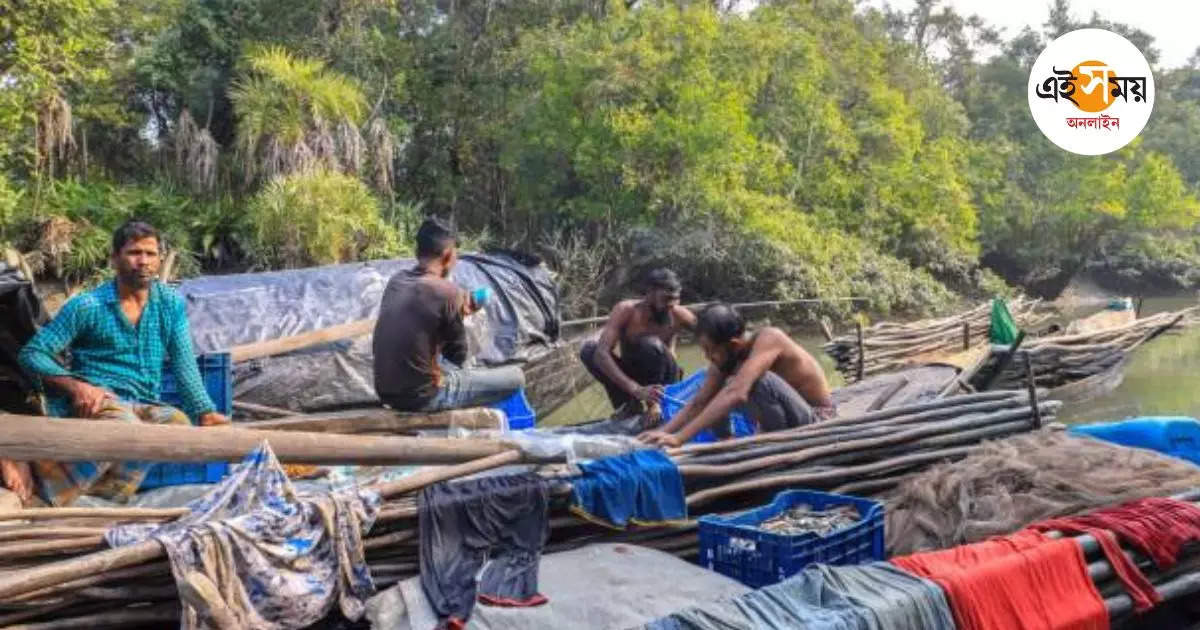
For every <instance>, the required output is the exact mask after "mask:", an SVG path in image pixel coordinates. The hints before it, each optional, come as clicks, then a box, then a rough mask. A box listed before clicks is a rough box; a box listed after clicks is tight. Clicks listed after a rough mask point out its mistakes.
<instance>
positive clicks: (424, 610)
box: [366, 544, 749, 630]
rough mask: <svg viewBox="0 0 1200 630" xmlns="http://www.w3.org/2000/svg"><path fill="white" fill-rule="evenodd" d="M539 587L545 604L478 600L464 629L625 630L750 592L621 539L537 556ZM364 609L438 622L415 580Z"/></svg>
mask: <svg viewBox="0 0 1200 630" xmlns="http://www.w3.org/2000/svg"><path fill="white" fill-rule="evenodd" d="M581 567H584V568H585V570H580V568H581ZM538 588H539V590H540V591H541V592H542V594H544V595H545V596H546V597H547V598H549V600H550V601H549V603H547V604H545V605H542V606H538V607H536V608H501V607H493V606H483V605H480V606H476V607H475V610H474V612H473V614H472V615H471V621H470V624H469V625H468V626H467V628H469V630H562V629H564V628H630V627H634V626H640V625H642V624H644V623H646V622H648V621H650V620H651V619H656V618H658V617H661V616H663V615H665V614H667V613H669V612H671V611H672V610H678V609H680V608H683V607H684V606H688V605H690V604H692V603H694V602H698V601H709V600H712V599H715V598H724V599H728V598H732V597H736V596H737V595H741V594H743V593H745V592H747V591H748V590H749V589H747V588H746V587H745V586H742V585H741V584H739V583H737V582H736V581H734V580H731V579H729V578H727V577H725V576H722V575H719V574H717V573H713V572H712V571H708V570H707V569H702V568H700V567H697V566H696V565H693V564H690V563H688V562H686V561H684V560H680V559H679V558H676V557H674V556H672V555H670V554H667V553H664V552H661V551H657V550H654V549H648V548H645V547H636V546H633V545H621V544H597V545H589V546H587V547H583V548H581V549H575V550H573V551H565V552H562V553H555V554H547V555H544V556H542V562H541V566H540V568H539V579H538ZM366 615H367V619H368V620H370V622H371V627H372V628H374V629H375V630H428V629H429V628H432V627H433V626H434V624H435V623H436V618H435V617H434V616H433V611H432V610H431V609H430V608H429V603H428V602H427V601H426V600H425V595H424V593H423V592H422V591H421V584H420V581H419V578H412V579H409V580H406V581H404V582H401V583H400V584H397V585H396V586H393V587H392V588H390V589H388V590H386V591H384V592H382V593H380V594H379V595H377V596H375V597H374V598H372V599H371V600H370V601H368V602H367V613H366Z"/></svg>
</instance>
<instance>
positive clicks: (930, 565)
mask: <svg viewBox="0 0 1200 630" xmlns="http://www.w3.org/2000/svg"><path fill="white" fill-rule="evenodd" d="M892 563H893V564H895V565H896V566H898V567H900V568H901V569H904V570H905V571H908V572H909V573H913V574H915V575H919V576H921V577H925V578H928V579H930V580H933V581H934V582H937V583H938V585H940V586H941V587H942V590H944V591H946V598H947V600H949V603H950V608H951V610H952V611H953V612H954V622H955V625H957V626H958V630H1107V629H1108V627H1109V624H1108V612H1107V610H1105V608H1104V600H1103V599H1102V598H1101V597H1100V592H1099V591H1097V590H1096V586H1095V584H1093V583H1092V581H1091V579H1090V578H1089V577H1088V572H1087V564H1086V562H1085V560H1084V557H1083V550H1082V549H1081V548H1080V547H1079V544H1078V543H1076V542H1075V541H1074V540H1073V539H1070V538H1063V539H1059V540H1054V539H1050V538H1048V537H1046V536H1045V535H1044V534H1041V533H1040V532H1035V531H1021V532H1017V533H1016V534H1013V535H1012V536H1007V537H1003V538H994V539H992V540H987V541H984V542H980V543H975V544H973V545H963V546H960V547H954V548H952V549H945V550H942V551H932V552H927V553H918V554H913V555H911V556H904V557H900V558H892Z"/></svg>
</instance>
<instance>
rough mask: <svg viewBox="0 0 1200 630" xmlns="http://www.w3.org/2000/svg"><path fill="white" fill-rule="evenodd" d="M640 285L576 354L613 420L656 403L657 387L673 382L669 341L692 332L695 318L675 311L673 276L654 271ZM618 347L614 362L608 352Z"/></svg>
mask: <svg viewBox="0 0 1200 630" xmlns="http://www.w3.org/2000/svg"><path fill="white" fill-rule="evenodd" d="M646 280H647V289H648V291H647V293H646V296H645V297H643V298H642V299H641V300H626V301H624V302H621V303H620V304H617V306H616V308H614V309H613V310H612V313H611V314H610V315H609V317H608V322H606V323H605V324H604V330H603V331H602V332H601V333H600V339H599V340H597V341H589V342H587V343H585V344H583V347H582V348H580V350H579V358H580V360H581V361H583V364H584V365H585V366H587V369H588V372H591V374H592V376H594V377H595V378H596V380H597V381H600V383H601V384H602V385H604V389H605V390H606V391H607V392H608V399H609V400H610V401H611V402H612V406H613V409H615V410H616V411H617V413H618V415H627V414H633V413H637V412H638V411H640V410H639V409H638V406H639V405H638V403H645V404H649V403H656V402H658V401H659V400H660V399H661V398H662V394H663V388H662V386H663V385H669V384H671V383H674V382H676V381H678V380H679V378H680V376H681V374H680V370H679V365H678V363H676V361H675V337H676V335H677V334H678V333H679V328H680V327H681V326H682V327H684V328H687V329H688V330H694V329H695V327H696V316H695V315H694V314H693V313H692V312H691V311H689V310H687V309H686V308H683V307H682V306H680V305H679V290H680V286H679V279H678V278H676V277H675V273H674V272H672V271H670V270H668V269H656V270H654V271H652V272H651V273H650V275H649V276H647V279H646ZM618 344H619V347H620V356H617V354H616V353H615V352H614V348H616V347H617V346H618Z"/></svg>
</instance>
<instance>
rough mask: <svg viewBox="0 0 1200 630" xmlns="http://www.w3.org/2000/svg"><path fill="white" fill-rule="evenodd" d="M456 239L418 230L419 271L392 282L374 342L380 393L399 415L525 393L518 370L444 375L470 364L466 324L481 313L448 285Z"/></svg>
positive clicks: (433, 229)
mask: <svg viewBox="0 0 1200 630" xmlns="http://www.w3.org/2000/svg"><path fill="white" fill-rule="evenodd" d="M457 262H458V242H457V238H456V237H455V235H454V232H452V231H451V230H450V229H449V228H447V227H446V226H445V225H443V224H442V223H440V222H439V221H437V220H436V219H426V221H425V222H424V223H422V224H421V227H420V229H419V230H417V265H416V267H414V268H412V269H408V270H405V271H401V272H400V273H398V274H396V275H395V276H393V277H392V279H391V280H389V281H388V284H387V288H386V289H384V292H383V300H382V303H381V304H380V307H379V320H378V321H377V322H376V324H375V338H374V340H373V347H374V354H375V392H376V393H377V394H378V395H379V398H380V400H382V401H383V402H384V403H386V404H387V405H388V406H389V407H392V408H393V409H397V410H401V411H441V410H445V409H459V408H462V407H476V406H480V405H486V404H488V403H492V402H496V401H498V400H503V399H505V398H507V397H508V396H510V395H512V393H513V392H515V391H516V390H517V389H520V388H521V387H524V385H525V375H524V373H523V372H522V371H521V369H520V368H519V367H516V366H504V367H499V368H471V369H446V370H442V368H441V364H440V361H439V357H442V358H444V359H445V360H446V361H447V362H449V363H451V364H453V365H455V366H459V368H461V366H462V365H463V363H464V362H465V361H466V359H467V337H466V329H465V328H464V326H463V317H464V315H467V314H469V313H472V312H474V311H476V310H478V309H479V308H480V305H478V304H476V303H475V301H474V300H473V299H470V298H468V296H467V295H466V293H465V292H464V291H463V290H462V289H460V288H458V287H457V286H456V285H455V284H454V283H452V282H450V281H449V280H448V279H447V278H449V276H450V271H451V270H452V269H453V268H454V265H455V263H457Z"/></svg>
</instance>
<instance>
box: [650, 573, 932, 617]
mask: <svg viewBox="0 0 1200 630" xmlns="http://www.w3.org/2000/svg"><path fill="white" fill-rule="evenodd" d="M645 628H646V630H791V629H795V628H801V629H804V630H955V627H954V618H953V614H952V613H951V611H950V606H949V604H948V603H947V601H946V597H945V595H944V594H943V593H942V590H941V588H940V587H939V586H938V585H937V584H935V583H933V582H931V581H929V580H926V579H924V578H920V577H917V576H915V575H912V574H909V573H906V572H904V571H901V570H900V569H898V568H896V567H894V566H892V565H890V564H887V563H885V562H875V563H871V564H865V565H849V566H829V565H824V564H816V565H812V566H809V567H808V568H807V569H805V570H804V571H802V572H801V573H799V574H797V575H795V576H793V577H791V578H788V579H787V580H784V581H782V582H779V583H778V584H772V585H770V586H767V587H765V588H762V589H760V590H758V591H753V592H750V593H747V594H745V595H743V596H741V597H737V598H732V599H723V600H717V601H715V602H712V603H710V604H706V605H703V606H696V607H692V608H688V609H686V610H682V611H678V612H676V613H673V614H671V615H669V616H667V617H664V618H662V619H658V620H656V621H654V622H652V623H650V624H647V625H646V626H645Z"/></svg>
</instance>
